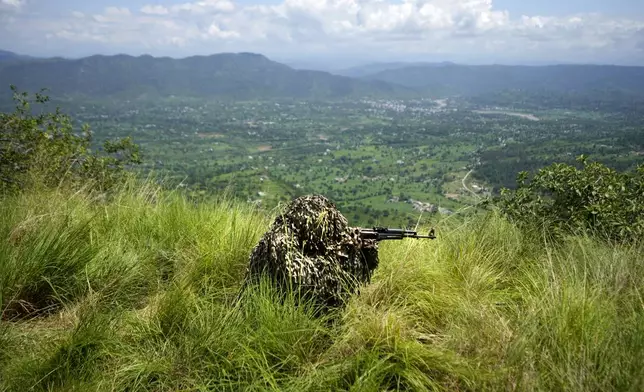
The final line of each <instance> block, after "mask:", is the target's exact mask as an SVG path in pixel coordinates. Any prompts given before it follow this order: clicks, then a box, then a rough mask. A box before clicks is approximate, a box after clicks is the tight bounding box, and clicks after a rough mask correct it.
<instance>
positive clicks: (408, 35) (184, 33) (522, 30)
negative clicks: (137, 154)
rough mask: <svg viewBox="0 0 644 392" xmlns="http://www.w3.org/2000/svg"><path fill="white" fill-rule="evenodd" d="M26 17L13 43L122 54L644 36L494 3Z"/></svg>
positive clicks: (563, 56) (565, 54)
mask: <svg viewBox="0 0 644 392" xmlns="http://www.w3.org/2000/svg"><path fill="white" fill-rule="evenodd" d="M0 1H1V2H2V3H0V4H3V7H8V4H10V3H11V4H12V5H11V7H12V9H16V8H18V7H21V6H22V8H23V11H27V10H28V8H29V7H28V6H24V4H23V3H24V2H23V1H18V0H0ZM19 15H22V16H18V17H16V20H15V21H14V23H13V26H14V28H15V29H16V31H18V30H19V27H20V30H24V31H27V32H23V33H20V34H13V36H11V34H9V35H10V36H11V37H8V38H6V40H7V41H8V40H11V39H14V40H15V39H22V40H25V42H26V43H29V42H34V43H35V44H37V43H38V42H39V41H40V43H41V44H42V39H43V37H48V40H49V41H48V42H49V43H52V44H53V43H55V42H56V43H58V44H60V45H61V46H62V45H63V44H64V43H70V42H73V43H77V44H80V43H92V42H101V43H102V44H104V45H105V46H106V47H111V48H113V49H114V50H125V49H127V50H130V51H133V52H137V51H138V52H139V53H140V52H144V51H145V52H151V53H156V54H163V55H165V54H170V55H172V54H175V53H179V52H181V53H186V54H195V53H213V52H217V51H225V50H234V51H246V50H249V51H259V52H262V53H266V54H269V55H270V54H271V53H281V52H290V53H303V52H306V53H320V54H324V53H350V54H352V55H356V56H361V55H363V56H375V54H382V55H383V56H385V55H387V56H403V57H404V56H408V55H419V56H420V55H424V54H429V55H431V54H433V55H437V56H451V55H453V56H461V57H462V56H470V57H471V56H475V57H476V56H478V57H480V58H500V57H512V58H516V59H521V58H545V57H546V56H550V57H551V58H552V59H555V58H556V59H559V60H562V61H564V60H565V61H570V60H577V59H586V58H587V59H592V58H595V59H602V60H601V61H610V59H611V58H627V57H628V56H629V52H631V53H632V52H634V51H639V50H640V49H641V46H642V34H643V32H644V20H643V18H636V17H633V18H614V17H608V16H604V15H600V14H583V13H582V14H575V15H568V16H556V17H555V16H548V15H510V13H509V12H508V11H506V10H503V9H498V8H497V7H495V5H494V3H493V2H492V0H282V2H280V3H278V4H274V5H265V4H246V3H245V4H239V3H238V4H236V3H234V2H233V1H231V0H200V1H186V2H184V3H179V4H175V5H171V6H162V5H158V4H148V5H144V6H143V7H141V8H140V9H138V10H130V9H128V8H119V7H108V8H106V9H104V11H103V12H102V13H100V14H93V15H86V14H82V13H80V12H74V13H73V14H71V13H70V16H69V18H63V19H60V20H42V19H38V18H29V16H28V12H22V13H20V14H19ZM9 30H10V31H13V30H12V29H9ZM3 41H4V39H2V38H0V46H1V45H2V42H3ZM553 56H554V57H553ZM583 61H586V60H583Z"/></svg>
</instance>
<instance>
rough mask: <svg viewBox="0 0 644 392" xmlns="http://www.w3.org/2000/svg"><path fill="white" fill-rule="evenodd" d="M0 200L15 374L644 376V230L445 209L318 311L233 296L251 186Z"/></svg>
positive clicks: (483, 383) (582, 385)
mask: <svg viewBox="0 0 644 392" xmlns="http://www.w3.org/2000/svg"><path fill="white" fill-rule="evenodd" d="M0 214H1V215H2V217H3V219H2V220H0V294H1V296H2V297H1V298H0V302H1V303H2V309H3V318H2V321H1V324H0V390H4V391H27V390H55V391H62V390H65V391H69V390H99V391H102V390H137V391H138V390H154V391H164V390H182V391H187V390H191V391H192V390H236V391H237V390H257V391H259V390H281V391H284V390H286V391H327V390H352V391H382V390H415V391H422V390H472V391H474V390H476V391H480V390H519V391H533V390H542V391H551V390H567V391H616V390H619V391H638V390H642V388H644V370H643V368H642V366H641V364H642V363H644V311H643V306H644V302H643V300H642V287H644V263H643V261H644V260H643V259H644V256H642V255H643V254H644V246H643V245H642V244H635V245H630V246H609V245H605V244H602V243H599V242H596V241H595V240H593V239H590V238H586V237H569V238H567V239H566V240H565V241H564V242H563V243H562V244H559V245H556V246H555V245H553V244H550V243H547V242H544V241H543V240H542V239H540V238H539V236H538V235H527V234H524V233H522V232H521V231H519V230H518V229H516V228H515V227H514V226H512V225H511V224H509V223H507V221H505V220H504V219H502V218H500V217H498V216H497V215H496V214H494V213H490V214H489V215H487V216H484V217H480V218H476V219H475V220H471V221H468V222H466V223H461V224H456V223H450V222H451V221H446V222H444V223H443V224H441V225H439V226H438V227H437V234H438V239H437V240H436V241H425V242H423V241H414V240H405V241H400V242H387V243H384V244H382V246H381V265H380V267H379V268H378V270H377V271H376V274H375V276H374V281H373V283H372V284H371V285H369V286H368V287H366V288H364V290H363V291H362V293H361V294H360V295H357V296H355V297H354V298H353V299H352V301H351V303H350V304H349V306H348V307H347V308H346V309H345V310H343V311H342V312H340V313H339V314H336V315H333V316H334V318H333V319H331V320H320V319H316V318H314V317H312V316H311V312H310V310H307V309H306V308H302V307H299V308H296V307H294V306H293V305H292V301H286V302H285V303H279V302H278V301H275V300H274V298H273V295H272V294H271V292H270V290H268V289H267V288H266V287H260V288H257V290H255V291H254V292H251V293H250V294H248V295H247V296H246V297H245V298H243V301H242V302H241V304H239V305H234V297H235V296H236V295H237V291H238V288H239V286H240V283H241V279H242V276H243V272H244V268H245V267H246V262H247V258H248V255H249V253H250V250H251V248H252V247H253V246H254V244H255V243H256V241H257V240H258V239H259V237H260V236H261V234H262V233H263V231H264V230H265V229H266V228H267V227H268V224H269V223H270V217H267V216H264V215H260V214H258V213H257V212H256V211H254V210H252V209H250V207H247V206H245V205H242V204H237V203H236V202H231V201H226V200H225V199H222V200H221V201H218V202H215V203H212V204H208V205H203V204H202V205H195V204H194V203H191V202H190V201H189V200H187V199H186V198H185V197H183V196H182V195H181V194H176V193H169V192H167V191H160V190H158V189H157V188H156V187H154V186H150V185H148V186H143V187H142V186H141V185H134V184H129V185H126V186H124V187H123V188H122V189H121V190H120V191H119V192H117V194H116V196H115V197H114V198H110V199H105V198H100V197H99V198H92V197H90V196H88V195H87V194H86V193H84V192H75V193H72V192H68V191H64V190H61V189H58V190H41V191H32V192H26V193H23V194H21V195H19V196H5V197H4V199H3V200H2V201H1V202H0ZM35 316H37V317H35Z"/></svg>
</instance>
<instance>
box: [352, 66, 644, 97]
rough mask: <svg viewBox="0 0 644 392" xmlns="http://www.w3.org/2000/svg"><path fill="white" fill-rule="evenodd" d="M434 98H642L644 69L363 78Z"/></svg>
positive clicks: (404, 70)
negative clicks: (512, 94) (517, 94)
mask: <svg viewBox="0 0 644 392" xmlns="http://www.w3.org/2000/svg"><path fill="white" fill-rule="evenodd" d="M362 79H363V80H379V81H383V82H387V83H392V84H397V85H401V86H406V87H410V88H414V89H416V90H418V91H420V92H423V93H431V94H433V95H480V94H488V93H495V92H499V91H504V90H525V91H533V92H534V91H552V92H567V93H568V92H592V91H603V90H611V91H619V92H624V93H630V94H635V95H644V67H635V66H614V65H568V64H566V65H547V66H517V65H476V66H472V65H458V64H452V63H445V64H443V65H440V66H437V65H435V64H432V65H415V66H406V67H400V68H392V69H386V70H382V71H379V72H375V73H372V74H369V75H366V76H363V77H362Z"/></svg>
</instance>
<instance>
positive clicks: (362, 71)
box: [333, 62, 454, 87]
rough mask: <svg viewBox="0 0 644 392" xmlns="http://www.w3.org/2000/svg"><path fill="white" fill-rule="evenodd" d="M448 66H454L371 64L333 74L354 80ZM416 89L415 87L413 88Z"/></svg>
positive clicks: (444, 63) (397, 63)
mask: <svg viewBox="0 0 644 392" xmlns="http://www.w3.org/2000/svg"><path fill="white" fill-rule="evenodd" d="M446 65H454V63H451V62H441V63H431V62H387V63H371V64H365V65H358V66H355V67H351V68H346V69H342V70H338V71H335V72H333V73H334V74H336V75H341V76H349V77H352V78H364V77H369V76H373V75H375V74H378V73H380V72H384V71H393V70H397V69H403V68H409V67H441V66H446ZM413 87H415V86H413Z"/></svg>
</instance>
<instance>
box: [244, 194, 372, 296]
mask: <svg viewBox="0 0 644 392" xmlns="http://www.w3.org/2000/svg"><path fill="white" fill-rule="evenodd" d="M377 266H378V243H377V242H376V241H375V240H362V239H361V238H360V235H359V230H357V229H355V228H351V227H349V225H348V222H347V219H346V218H345V217H344V216H343V215H342V214H341V213H340V211H338V210H337V208H336V206H335V204H334V203H332V202H331V201H329V200H328V199H326V198H325V197H323V196H303V197H300V198H297V199H295V200H293V202H292V203H291V204H290V205H289V206H288V208H287V209H286V211H285V212H284V213H282V214H281V215H279V216H278V217H277V218H276V219H275V222H273V224H272V226H271V227H270V229H269V230H268V232H266V233H265V234H264V236H263V237H262V239H261V240H260V241H259V243H258V244H257V245H256V246H255V248H254V249H253V252H252V253H251V256H250V264H249V266H248V269H247V271H246V282H245V283H246V284H247V283H250V282H252V281H256V279H257V278H258V277H260V276H261V275H262V273H266V274H268V276H269V277H271V278H272V279H273V281H274V282H275V283H276V284H277V285H278V286H279V287H280V288H287V287H289V286H290V287H292V288H294V289H295V290H300V293H301V294H302V295H304V296H305V297H308V298H311V299H313V300H314V302H315V303H317V304H319V305H323V306H327V307H335V306H339V305H341V304H342V303H343V302H344V300H345V299H346V298H347V296H348V295H350V294H352V293H355V292H356V291H357V290H358V288H359V285H361V284H366V283H369V281H370V280H371V274H372V273H373V270H374V269H375V268H376V267H377Z"/></svg>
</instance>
